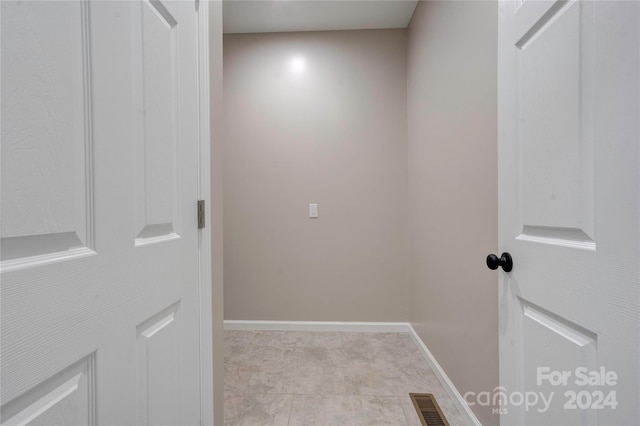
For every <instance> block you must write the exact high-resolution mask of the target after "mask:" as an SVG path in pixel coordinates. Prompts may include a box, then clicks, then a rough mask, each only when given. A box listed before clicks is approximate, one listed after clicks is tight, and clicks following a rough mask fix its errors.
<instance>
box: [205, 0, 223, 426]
mask: <svg viewBox="0 0 640 426" xmlns="http://www.w3.org/2000/svg"><path fill="white" fill-rule="evenodd" d="M209 54H210V57H209V67H210V68H209V75H210V84H211V87H210V93H211V98H210V101H211V206H210V208H209V212H210V214H209V218H208V222H207V223H208V224H209V226H210V227H211V255H212V258H213V260H212V263H211V274H212V277H211V280H212V294H211V296H212V301H211V302H212V313H213V415H214V419H213V420H214V424H216V425H221V424H223V423H224V415H223V409H224V313H223V307H224V296H223V278H224V277H223V274H222V267H223V256H222V254H223V253H222V252H223V245H222V234H223V232H222V231H223V223H222V211H223V210H222V200H223V193H222V185H223V173H222V159H223V146H224V139H223V132H222V129H223V115H222V1H211V2H209Z"/></svg>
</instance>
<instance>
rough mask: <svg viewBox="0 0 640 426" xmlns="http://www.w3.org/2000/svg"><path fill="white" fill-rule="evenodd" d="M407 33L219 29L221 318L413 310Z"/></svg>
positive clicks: (379, 317) (334, 317) (381, 317)
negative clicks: (296, 62) (313, 208)
mask: <svg viewBox="0 0 640 426" xmlns="http://www.w3.org/2000/svg"><path fill="white" fill-rule="evenodd" d="M405 33H406V32H405V31H404V30H374V31H331V32H311V33H281V34H245V35H236V34H233V35H225V37H224V110H225V155H224V162H225V168H224V229H225V241H224V254H225V258H224V279H225V284H224V291H225V318H226V319H242V320H309V321H311V320H330V321H406V320H407V319H408V308H409V307H408V303H407V284H406V258H407V236H406V217H407V211H406V200H407V151H406V92H405V90H406V69H405V62H406V61H405V59H406V58H405V45H406V39H405ZM296 56H301V57H303V58H304V59H305V61H306V68H305V69H304V71H303V72H300V73H298V74H296V73H295V72H293V71H292V70H291V69H290V61H291V59H292V58H293V57H296ZM309 203H318V209H319V218H318V219H309V218H308V205H309Z"/></svg>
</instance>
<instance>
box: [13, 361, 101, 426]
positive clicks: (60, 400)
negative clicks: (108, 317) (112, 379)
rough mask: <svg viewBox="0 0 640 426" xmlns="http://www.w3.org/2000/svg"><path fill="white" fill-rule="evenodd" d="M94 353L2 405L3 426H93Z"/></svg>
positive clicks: (94, 417) (94, 414) (94, 396)
mask: <svg viewBox="0 0 640 426" xmlns="http://www.w3.org/2000/svg"><path fill="white" fill-rule="evenodd" d="M94 366H95V354H91V355H89V356H87V357H85V358H84V359H82V360H80V361H78V362H76V363H74V364H73V365H71V366H69V367H68V368H66V369H64V370H63V371H61V372H59V373H57V374H55V375H54V376H52V377H50V378H48V379H47V380H44V381H43V382H42V383H40V384H38V385H37V386H34V387H33V388H32V389H31V390H29V391H28V392H26V393H24V394H23V395H20V396H19V397H17V398H15V399H13V400H12V401H11V402H9V403H7V404H4V405H3V406H2V411H1V413H0V417H1V419H0V420H1V421H2V424H3V425H11V426H13V425H16V426H17V425H43V426H44V425H46V426H57V425H59V426H81V425H95V424H96V400H95V398H96V389H95V367H94Z"/></svg>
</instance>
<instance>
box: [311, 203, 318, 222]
mask: <svg viewBox="0 0 640 426" xmlns="http://www.w3.org/2000/svg"><path fill="white" fill-rule="evenodd" d="M309 217H310V218H312V219H316V218H317V217H318V205H317V204H309Z"/></svg>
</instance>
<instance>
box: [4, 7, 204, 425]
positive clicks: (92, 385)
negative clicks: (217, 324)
mask: <svg viewBox="0 0 640 426" xmlns="http://www.w3.org/2000/svg"><path fill="white" fill-rule="evenodd" d="M0 3H1V9H0V14H1V16H0V17H1V41H2V51H1V55H2V57H1V59H2V89H1V90H2V91H1V101H2V170H1V172H2V175H1V176H2V205H1V213H2V251H1V258H2V263H1V268H2V275H1V278H2V283H1V291H2V294H1V295H2V306H1V308H2V317H1V320H2V325H1V333H2V353H1V354H2V364H1V380H2V382H1V383H2V386H1V388H2V390H1V398H2V401H1V402H2V407H1V412H0V415H1V420H2V423H3V424H42V425H86V424H89V425H93V424H97V423H100V424H109V425H116V424H129V425H133V424H136V425H142V424H152V425H188V424H199V421H200V378H199V377H200V375H199V370H200V366H199V346H198V345H199V320H198V318H199V306H198V241H197V239H198V232H199V231H198V229H197V220H196V199H197V178H198V176H197V173H198V128H197V126H198V120H197V112H198V111H197V104H198V94H197V40H196V37H197V35H196V29H197V27H196V17H197V16H196V15H197V14H196V7H195V1H176V2H170V1H164V0H148V1H91V2H89V1H76V0H74V1H64V2H63V1H55V2H50V1H43V2H32V1H13V0H6V1H2V2H0Z"/></svg>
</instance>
